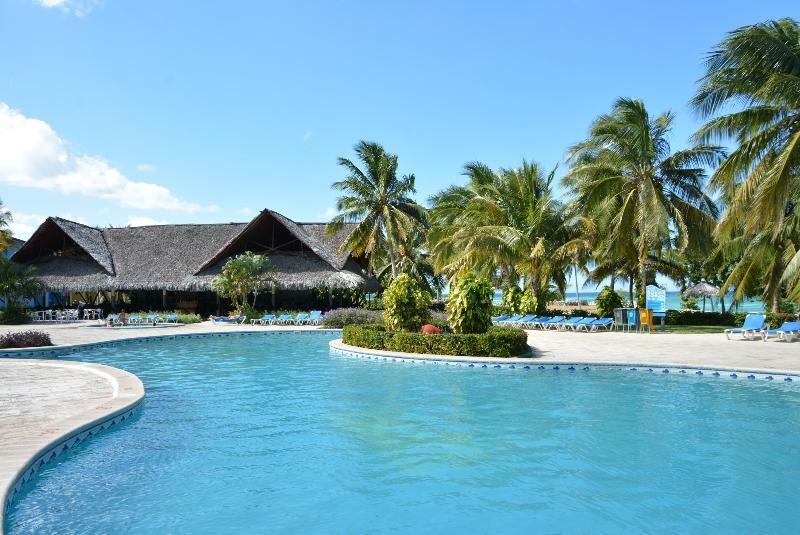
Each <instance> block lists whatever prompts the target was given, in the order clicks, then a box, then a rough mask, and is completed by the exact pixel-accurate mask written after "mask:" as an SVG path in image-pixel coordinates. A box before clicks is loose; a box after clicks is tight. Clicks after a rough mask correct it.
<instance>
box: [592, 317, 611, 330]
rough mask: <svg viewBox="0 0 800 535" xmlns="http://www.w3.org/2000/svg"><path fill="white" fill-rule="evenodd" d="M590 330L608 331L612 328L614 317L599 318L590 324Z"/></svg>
mask: <svg viewBox="0 0 800 535" xmlns="http://www.w3.org/2000/svg"><path fill="white" fill-rule="evenodd" d="M590 328H591V332H593V333H594V332H597V331H599V330H600V329H605V330H607V331H610V330H611V329H613V328H614V318H600V319H598V320H595V321H593V322H592V323H591V324H590Z"/></svg>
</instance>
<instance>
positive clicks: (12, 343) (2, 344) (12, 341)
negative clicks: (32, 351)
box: [0, 331, 53, 349]
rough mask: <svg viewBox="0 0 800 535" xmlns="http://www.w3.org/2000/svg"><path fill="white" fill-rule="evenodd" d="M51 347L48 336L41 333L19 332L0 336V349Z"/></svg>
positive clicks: (51, 343)
mask: <svg viewBox="0 0 800 535" xmlns="http://www.w3.org/2000/svg"><path fill="white" fill-rule="evenodd" d="M51 345H53V342H52V341H51V340H50V335H49V334H47V333H46V332H43V331H19V332H13V333H6V334H4V335H2V336H0V349H11V348H17V347H42V346H51Z"/></svg>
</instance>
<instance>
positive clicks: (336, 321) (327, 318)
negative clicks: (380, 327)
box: [322, 308, 383, 329]
mask: <svg viewBox="0 0 800 535" xmlns="http://www.w3.org/2000/svg"><path fill="white" fill-rule="evenodd" d="M382 321H383V313H382V312H381V311H380V310H367V309H365V308H336V309H334V310H331V311H328V312H326V313H325V315H324V316H323V317H322V325H323V326H324V327H327V328H329V329H342V328H344V326H345V325H363V324H365V323H381V322H382Z"/></svg>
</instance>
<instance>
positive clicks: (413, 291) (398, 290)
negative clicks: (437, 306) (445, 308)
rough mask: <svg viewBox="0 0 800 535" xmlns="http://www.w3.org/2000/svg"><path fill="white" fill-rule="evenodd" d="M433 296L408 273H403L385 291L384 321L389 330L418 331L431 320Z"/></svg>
mask: <svg viewBox="0 0 800 535" xmlns="http://www.w3.org/2000/svg"><path fill="white" fill-rule="evenodd" d="M430 304H431V297H430V294H429V293H428V292H426V291H425V290H423V289H422V287H421V286H420V285H419V283H418V282H417V281H416V280H415V279H414V278H413V277H411V276H410V275H408V274H407V273H401V274H400V275H398V276H397V277H395V279H394V280H393V281H392V283H391V284H390V285H389V287H388V288H387V289H386V291H385V292H384V293H383V305H384V307H385V308H384V311H383V323H384V325H385V326H386V330H387V331H417V330H418V329H419V328H420V326H421V325H422V324H423V323H426V322H428V321H429V320H430V310H428V307H429V306H430Z"/></svg>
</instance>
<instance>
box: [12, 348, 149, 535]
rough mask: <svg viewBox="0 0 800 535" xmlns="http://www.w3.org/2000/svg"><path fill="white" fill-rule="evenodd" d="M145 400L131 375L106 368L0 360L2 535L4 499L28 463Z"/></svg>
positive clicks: (70, 363)
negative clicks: (67, 439)
mask: <svg viewBox="0 0 800 535" xmlns="http://www.w3.org/2000/svg"><path fill="white" fill-rule="evenodd" d="M143 396H144V386H143V385H142V382H141V381H140V380H139V379H138V378H137V377H136V376H135V375H133V374H130V373H128V372H124V371H122V370H118V369H116V368H112V367H110V366H102V365H99V364H88V363H83V362H69V361H54V360H21V359H0V533H2V531H3V528H2V519H3V514H4V510H5V505H6V496H7V495H8V494H9V492H10V491H11V489H12V488H13V486H14V485H15V484H16V482H17V481H18V480H19V478H20V477H21V476H23V474H24V473H25V472H26V470H27V468H28V467H29V465H30V463H31V462H32V461H34V460H36V459H38V458H39V457H40V456H41V455H42V454H43V453H45V452H48V451H49V450H51V449H52V448H53V447H54V446H56V445H58V444H59V443H60V442H61V441H62V439H63V438H64V437H69V436H72V435H74V434H75V433H80V432H83V431H85V430H87V429H89V428H91V427H92V426H93V425H94V424H96V423H97V422H100V421H104V420H106V419H108V418H110V417H112V416H115V415H117V414H119V413H121V412H124V411H126V410H127V409H129V408H130V407H131V406H133V405H135V404H136V403H138V402H139V401H140V400H141V399H142V397H143Z"/></svg>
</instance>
